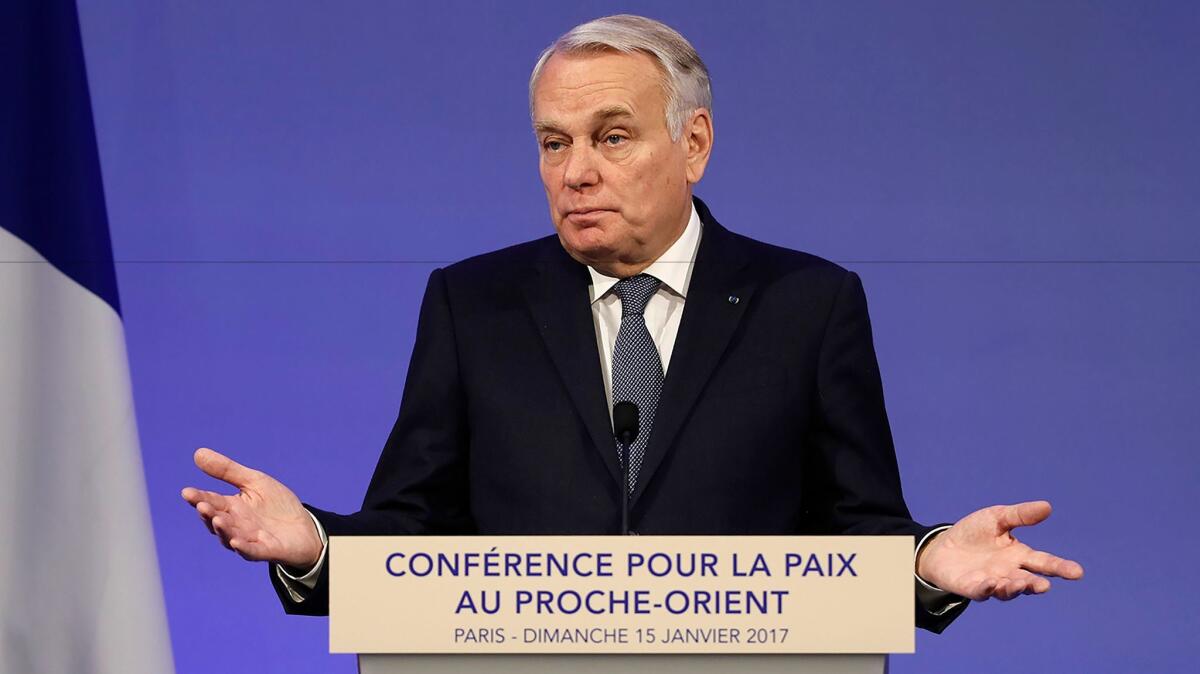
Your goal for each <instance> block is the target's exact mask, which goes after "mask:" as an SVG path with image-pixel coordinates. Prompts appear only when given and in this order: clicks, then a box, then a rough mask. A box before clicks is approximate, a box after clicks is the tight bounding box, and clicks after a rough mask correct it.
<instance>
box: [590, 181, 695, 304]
mask: <svg viewBox="0 0 1200 674" xmlns="http://www.w3.org/2000/svg"><path fill="white" fill-rule="evenodd" d="M701 228H702V227H701V224H700V215H699V214H698V213H697V212H696V205H695V204H692V214H691V217H689V218H688V222H687V226H685V227H684V228H683V234H680V235H679V238H678V239H676V240H675V243H673V244H671V247H670V248H668V249H667V251H666V252H665V253H663V254H662V255H660V256H659V258H658V259H657V260H655V261H654V262H652V263H650V266H649V267H646V268H645V269H644V270H643V271H642V273H643V274H649V275H651V276H653V277H655V278H657V279H658V280H659V281H662V285H663V287H665V288H667V289H668V290H670V291H671V292H673V293H675V294H676V295H679V296H680V297H682V298H684V299H687V292H688V286H689V285H691V283H692V267H693V266H695V264H696V251H698V250H699V249H700V230H701ZM587 269H588V274H589V275H591V277H592V285H591V287H590V288H589V290H588V292H589V293H590V294H591V299H592V302H595V301H596V300H598V299H600V298H602V297H604V296H605V295H607V294H608V292H609V291H610V290H612V287H613V286H614V285H616V284H617V281H619V280H620V279H618V278H614V277H612V276H605V275H604V274H601V273H600V272H598V271H596V270H595V269H593V268H592V267H588V268H587Z"/></svg>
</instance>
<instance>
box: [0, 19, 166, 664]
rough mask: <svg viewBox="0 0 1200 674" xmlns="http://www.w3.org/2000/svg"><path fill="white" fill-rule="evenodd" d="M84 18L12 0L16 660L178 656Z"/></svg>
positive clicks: (4, 29)
mask: <svg viewBox="0 0 1200 674" xmlns="http://www.w3.org/2000/svg"><path fill="white" fill-rule="evenodd" d="M173 669H174V667H173V664H172V658H171V647H170V641H169V637H168V632H167V622H166V612H165V608H164V605H163V595H162V586H161V581H160V578H159V573H158V562H157V559H156V556H155V550H154V536H153V531H152V529H151V524H150V513H149V506H148V501H147V497H146V484H145V477H144V474H143V471H142V462H141V450H140V449H139V446H138V436H137V425H136V420H135V417H134V408H133V396H132V392H131V390H130V382H129V368H128V360H127V357H126V353H125V337H124V330H123V327H122V323H121V305H120V302H119V300H118V297H117V282H116V273H115V271H114V267H113V258H112V246H111V244H110V241H109V234H108V221H107V217H106V214H105V207H104V191H103V186H102V183H101V179H100V163H99V158H98V155H97V150H96V137H95V131H94V127H93V123H92V113H91V104H90V99H89V96H88V85H87V75H86V72H85V70H84V61H83V50H82V45H81V42H80V36H79V20H78V17H77V14H76V9H75V5H74V3H73V2H71V0H4V2H0V672H4V673H9V672H11V673H13V674H17V673H18V672H19V673H25V672H30V673H32V672H38V673H53V674H58V673H62V674H67V673H71V674H87V673H89V672H105V673H107V672H113V673H116V672H122V673H135V672H146V673H150V672H153V673H154V674H159V673H163V672H167V673H169V672H172V671H173Z"/></svg>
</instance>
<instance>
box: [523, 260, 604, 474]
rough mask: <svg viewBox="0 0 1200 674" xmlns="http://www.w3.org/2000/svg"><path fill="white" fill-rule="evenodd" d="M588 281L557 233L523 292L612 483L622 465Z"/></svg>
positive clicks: (585, 270) (551, 356) (582, 268)
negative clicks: (593, 318)
mask: <svg viewBox="0 0 1200 674" xmlns="http://www.w3.org/2000/svg"><path fill="white" fill-rule="evenodd" d="M590 282H591V280H590V277H589V276H588V272H587V267H585V266H583V265H581V264H579V263H578V262H576V261H575V260H573V259H571V257H570V256H569V255H567V253H566V251H564V250H563V249H562V247H561V245H560V244H559V243H558V241H557V240H556V239H547V246H546V247H545V248H543V251H542V254H541V256H540V258H539V261H538V264H537V274H535V275H531V277H530V279H529V280H528V282H527V283H526V284H525V288H524V292H525V299H526V301H527V302H528V303H529V309H530V312H531V313H532V314H533V319H534V321H535V322H536V324H537V328H538V332H539V333H541V335H542V339H543V341H545V343H546V349H547V351H549V353H550V359H551V361H553V362H554V366H555V367H556V368H557V369H558V373H559V375H560V376H561V377H562V382H563V385H564V386H565V387H566V389H567V392H568V394H569V395H570V397H571V401H572V402H573V403H574V404H575V408H576V409H577V410H578V412H579V416H580V418H582V419H583V423H584V425H585V426H586V427H587V430H588V435H590V436H591V438H592V444H593V445H594V446H595V449H596V450H597V451H599V452H600V458H601V459H602V460H603V461H604V465H605V466H607V467H608V471H609V473H610V475H611V476H612V479H613V481H614V483H615V484H617V485H619V484H621V466H620V464H619V463H618V461H617V450H616V443H615V441H614V440H613V434H612V425H611V420H610V419H609V415H608V403H607V400H608V398H607V396H606V395H605V391H604V379H603V378H602V376H601V372H600V353H599V351H598V350H597V347H596V326H595V324H594V323H593V321H592V310H591V306H590V304H589V302H588V285H589V284H590Z"/></svg>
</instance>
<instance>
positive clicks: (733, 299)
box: [729, 295, 742, 304]
mask: <svg viewBox="0 0 1200 674" xmlns="http://www.w3.org/2000/svg"><path fill="white" fill-rule="evenodd" d="M741 301H742V298H740V297H738V296H737V295H730V296H729V303H730V304H737V303H738V302H741Z"/></svg>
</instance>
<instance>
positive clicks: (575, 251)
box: [558, 233, 618, 267]
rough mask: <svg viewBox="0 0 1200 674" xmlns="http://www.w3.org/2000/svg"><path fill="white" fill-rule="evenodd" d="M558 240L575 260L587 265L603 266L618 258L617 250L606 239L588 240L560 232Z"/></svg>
mask: <svg viewBox="0 0 1200 674" xmlns="http://www.w3.org/2000/svg"><path fill="white" fill-rule="evenodd" d="M558 242H559V243H561V244H562V247H563V249H564V250H566V251H567V254H568V255H570V256H571V257H572V258H573V259H574V260H575V261H576V262H580V263H582V264H586V265H588V266H589V267H603V266H605V265H606V264H607V263H610V262H612V261H614V260H616V259H618V255H617V250H616V248H615V247H613V246H612V245H610V244H609V243H608V242H606V241H600V240H588V237H579V236H572V237H566V236H563V235H562V234H561V233H559V235H558Z"/></svg>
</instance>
